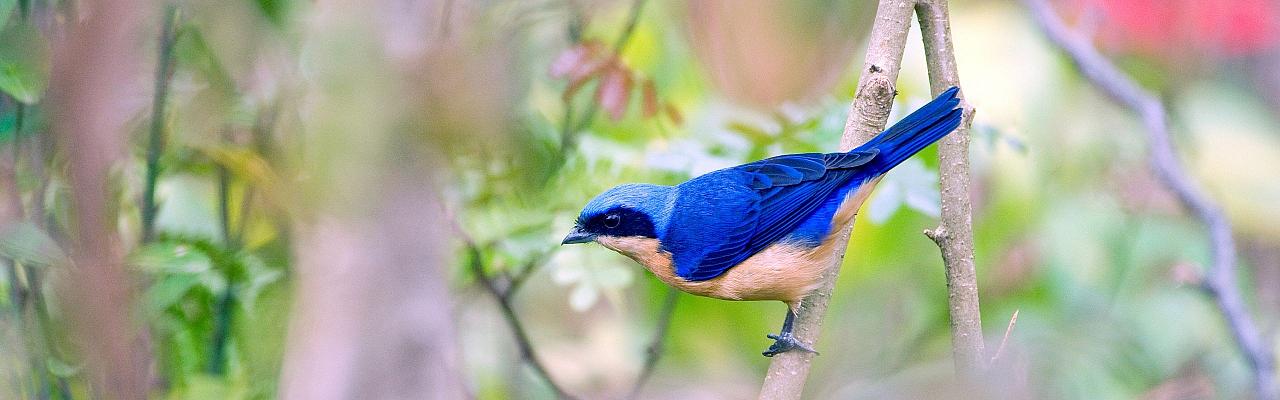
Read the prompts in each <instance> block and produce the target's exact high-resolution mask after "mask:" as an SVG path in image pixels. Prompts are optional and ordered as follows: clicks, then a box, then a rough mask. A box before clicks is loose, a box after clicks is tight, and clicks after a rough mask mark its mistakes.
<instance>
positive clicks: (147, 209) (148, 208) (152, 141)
mask: <svg viewBox="0 0 1280 400" xmlns="http://www.w3.org/2000/svg"><path fill="white" fill-rule="evenodd" d="M177 15H178V8H177V6H174V5H173V4H169V5H166V6H165V11H164V26H163V27H161V28H160V29H161V30H160V45H159V46H160V52H159V53H160V54H159V55H158V56H157V57H156V76H155V95H154V96H153V97H152V98H151V131H150V133H149V135H148V138H147V181H146V184H145V186H144V189H143V190H145V192H144V193H143V195H142V242H143V243H147V242H150V241H151V240H152V239H154V238H155V236H156V233H155V229H156V228H155V225H156V208H157V207H156V180H157V179H158V178H159V177H160V154H161V153H163V152H164V107H165V104H166V101H165V100H167V99H168V97H169V81H170V79H171V78H172V77H173V42H174V39H175V38H174V36H176V35H175V30H174V22H175V21H174V20H175V19H177Z"/></svg>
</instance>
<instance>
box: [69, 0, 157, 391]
mask: <svg viewBox="0 0 1280 400" xmlns="http://www.w3.org/2000/svg"><path fill="white" fill-rule="evenodd" d="M147 9H148V8H147V7H145V6H144V5H143V4H141V3H140V2H137V1H128V0H115V1H104V2H99V3H95V7H94V9H93V12H92V13H87V14H85V15H84V18H73V19H69V21H75V22H71V23H69V24H70V26H69V29H68V31H67V32H66V34H65V36H63V37H62V38H61V39H60V41H59V42H58V44H57V46H56V47H55V48H56V50H55V55H54V63H53V76H52V78H50V79H49V81H50V83H51V85H52V87H51V88H50V101H51V104H52V107H51V108H50V110H51V113H52V117H53V128H54V132H55V133H56V134H57V135H58V136H59V140H58V143H59V144H60V145H62V146H63V149H64V151H65V152H66V160H67V164H68V165H67V174H68V178H69V179H68V181H69V184H70V188H71V194H72V195H71V199H70V200H71V211H72V213H73V216H74V217H73V220H72V223H71V224H70V225H71V226H72V227H73V229H72V232H71V233H72V235H71V236H72V240H71V249H72V251H71V262H72V266H71V268H70V269H69V270H68V274H67V275H68V276H67V278H68V281H67V282H66V285H64V286H63V287H61V289H62V292H61V293H62V295H63V296H64V301H65V302H64V303H62V304H66V305H68V308H67V314H68V316H69V319H70V321H71V322H72V324H71V327H72V332H73V334H74V339H75V341H74V342H75V343H76V344H77V345H78V346H79V348H80V349H81V350H82V351H83V352H84V355H85V358H86V362H87V372H88V374H87V375H88V376H89V377H90V382H91V384H92V385H91V387H92V388H93V390H94V392H95V394H96V396H97V397H98V398H104V399H141V398H146V396H147V388H148V380H149V379H148V373H147V366H148V365H149V364H150V362H149V360H148V354H147V350H146V349H145V347H143V346H142V345H141V343H142V342H141V341H140V340H139V337H140V336H139V333H140V329H139V328H138V327H137V326H135V325H134V322H133V321H136V319H134V318H133V315H132V314H133V312H132V311H133V307H132V305H133V290H132V284H131V282H130V280H129V276H128V272H127V271H126V269H125V267H124V260H123V251H122V249H121V248H120V241H119V237H118V233H117V226H116V223H115V221H116V218H115V211H114V210H113V209H112V206H111V205H112V204H113V199H112V196H111V193H112V191H111V190H110V186H109V184H108V182H109V179H108V178H109V176H110V174H111V171H112V170H113V168H114V167H115V166H116V164H117V161H118V160H119V158H120V157H121V155H122V154H123V153H124V144H125V137H126V136H127V131H128V130H127V127H126V122H127V119H128V118H129V117H128V115H126V114H125V113H121V112H119V107H117V106H116V103H117V102H118V101H119V99H121V98H126V97H128V96H129V93H131V92H133V91H134V90H136V89H135V88H132V87H130V86H129V85H130V82H133V79H132V78H131V77H133V76H136V75H135V74H136V72H137V70H138V68H137V65H134V64H132V63H131V62H132V61H133V60H137V59H138V51H137V50H136V49H135V48H134V46H133V43H134V41H133V39H134V37H135V36H134V35H135V34H136V32H135V31H134V30H135V29H137V27H138V26H140V25H143V24H142V22H143V21H145V20H146V19H145V18H143V15H144V14H143V13H144V12H145V10H147Z"/></svg>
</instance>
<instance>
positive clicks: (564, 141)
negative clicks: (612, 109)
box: [559, 0, 647, 160]
mask: <svg viewBox="0 0 1280 400" xmlns="http://www.w3.org/2000/svg"><path fill="white" fill-rule="evenodd" d="M646 1H647V0H634V1H632V3H631V11H629V13H628V14H627V25H626V26H624V27H623V28H622V33H619V34H618V38H617V39H616V40H614V42H613V54H614V56H615V57H616V56H619V55H621V54H622V51H623V50H626V49H627V44H630V43H631V36H632V34H633V33H635V31H636V25H638V24H639V22H640V15H641V14H642V12H643V11H644V4H645V2H646ZM576 26H577V24H574V25H572V26H571V29H570V31H571V32H573V31H574V29H576V28H573V27H576ZM572 36H574V37H575V38H576V37H578V35H577V34H574V35H572ZM599 109H600V106H599V105H598V104H596V102H594V101H593V102H590V103H589V104H587V109H586V111H584V112H583V113H582V118H580V119H578V120H577V122H574V120H573V99H572V98H565V100H564V121H563V123H564V125H563V126H561V132H560V153H559V154H560V159H561V160H563V159H564V158H565V157H566V156H567V155H568V153H569V150H572V149H573V147H574V146H576V145H577V143H578V141H577V135H578V133H579V132H582V130H583V129H587V126H588V125H590V124H591V120H593V119H595V116H596V112H597V111H599Z"/></svg>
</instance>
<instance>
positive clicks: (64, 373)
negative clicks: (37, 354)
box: [44, 357, 81, 378]
mask: <svg viewBox="0 0 1280 400" xmlns="http://www.w3.org/2000/svg"><path fill="white" fill-rule="evenodd" d="M44 363H45V367H46V368H48V369H49V373H51V374H53V375H54V376H57V377H61V378H71V377H74V376H76V375H77V374H79V373H80V369H81V366H78V365H71V364H68V363H66V362H64V361H62V360H60V359H58V357H48V358H45V360H44Z"/></svg>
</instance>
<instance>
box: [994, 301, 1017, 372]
mask: <svg viewBox="0 0 1280 400" xmlns="http://www.w3.org/2000/svg"><path fill="white" fill-rule="evenodd" d="M1020 311H1022V310H1020V309H1019V310H1013V316H1012V317H1009V326H1007V327H1005V328H1004V338H1002V339H1000V347H996V354H994V355H992V356H991V361H990V362H991V363H995V362H996V361H999V360H1000V356H1002V355H1004V347H1005V345H1008V344H1009V336H1010V335H1012V334H1013V327H1014V326H1016V325H1017V324H1018V312H1020Z"/></svg>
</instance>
